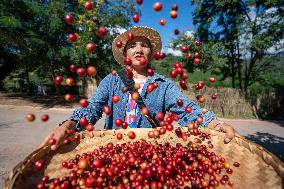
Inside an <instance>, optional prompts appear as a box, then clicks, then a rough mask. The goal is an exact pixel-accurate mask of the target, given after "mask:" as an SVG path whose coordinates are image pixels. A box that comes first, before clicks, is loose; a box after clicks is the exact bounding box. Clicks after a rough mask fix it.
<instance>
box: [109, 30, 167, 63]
mask: <svg viewBox="0 0 284 189" xmlns="http://www.w3.org/2000/svg"><path fill="white" fill-rule="evenodd" d="M128 33H132V34H133V35H134V36H135V37H137V36H140V37H146V38H147V39H149V41H150V43H151V48H152V55H154V54H156V53H157V52H160V51H161V49H162V41H161V36H160V34H159V33H158V32H157V31H156V30H154V29H152V28H149V27H146V26H136V27H132V28H130V29H128V30H127V31H126V32H124V33H122V34H120V35H118V36H117V37H116V38H115V39H114V40H113V43H112V53H113V56H114V58H115V60H116V61H117V62H118V63H119V64H120V65H124V58H125V57H124V55H123V51H124V47H125V45H126V43H127V41H128V40H129V39H128ZM118 41H120V42H122V46H121V47H117V45H116V43H117V42H118Z"/></svg>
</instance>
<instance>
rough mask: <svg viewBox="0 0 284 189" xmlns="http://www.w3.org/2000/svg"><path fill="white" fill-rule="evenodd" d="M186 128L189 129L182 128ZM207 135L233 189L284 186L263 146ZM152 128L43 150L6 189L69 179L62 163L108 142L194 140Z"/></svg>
mask: <svg viewBox="0 0 284 189" xmlns="http://www.w3.org/2000/svg"><path fill="white" fill-rule="evenodd" d="M182 129H186V128H182ZM130 130H133V131H134V132H135V133H136V138H135V139H134V140H130V139H129V138H128V137H127V133H128V132H129V131H130ZM200 130H201V131H202V132H204V133H209V134H211V139H210V141H211V142H212V144H213V145H214V148H213V149H210V150H209V151H214V152H215V153H216V154H218V155H221V156H222V157H224V158H225V159H226V162H228V163H229V164H230V165H231V168H232V169H233V174H232V175H230V180H232V181H233V182H234V186H233V188H241V189H246V188H255V189H256V188H259V189H261V188H263V189H267V188H269V189H272V188H279V189H281V188H283V187H284V184H283V181H284V164H283V163H282V162H281V161H280V160H279V159H278V158H277V157H276V156H274V155H273V154H271V153H270V152H268V151H266V150H265V149H264V148H262V147H261V146H259V145H257V144H255V143H253V142H251V141H249V140H246V139H242V138H237V137H236V138H235V139H233V140H232V141H231V142H230V143H229V144H224V142H223V140H224V133H221V132H218V131H214V130H211V129H208V128H201V129H200ZM148 131H149V129H142V128H141V129H127V130H116V131H115V130H104V131H93V132H92V133H89V132H83V133H82V138H81V140H80V142H77V143H70V144H68V145H63V146H61V147H60V148H59V149H57V150H56V151H51V150H50V148H49V147H47V146H46V147H43V148H41V149H39V150H36V151H34V152H33V153H31V154H30V155H29V156H28V157H27V158H25V160H24V161H22V162H20V163H19V164H18V165H17V166H15V168H14V169H13V170H12V172H11V173H10V175H9V177H8V178H7V179H6V181H5V186H4V188H5V189H12V188H16V189H18V188H19V189H25V188H28V189H31V188H36V185H37V183H39V181H40V179H41V178H42V176H43V175H48V176H49V177H50V178H51V179H52V178H56V177H64V176H68V175H69V172H70V170H69V169H65V168H62V166H61V163H62V162H63V161H64V160H69V159H72V158H74V157H75V155H76V154H82V153H84V152H90V151H93V150H94V149H96V148H98V146H104V145H106V144H107V143H109V142H113V143H118V144H122V143H125V142H129V141H136V140H141V139H146V140H147V141H154V140H156V141H158V142H159V143H164V142H169V143H170V144H171V145H175V144H176V143H181V144H182V145H187V144H188V142H189V141H192V140H193V139H194V136H190V137H189V139H188V141H187V142H184V141H183V140H181V139H180V138H178V137H177V136H176V134H175V133H174V131H173V132H167V133H166V134H164V135H161V136H160V138H158V139H149V138H148ZM115 132H121V133H123V134H124V135H123V139H122V140H117V139H116V136H115ZM38 159H44V160H45V161H46V165H45V168H44V170H43V171H41V172H35V171H34V169H33V165H34V162H35V161H37V160H38ZM236 161H237V162H239V163H240V164H241V165H240V167H234V166H232V165H233V163H234V162H236ZM218 188H232V187H230V186H228V185H227V186H223V185H221V184H220V185H219V186H218Z"/></svg>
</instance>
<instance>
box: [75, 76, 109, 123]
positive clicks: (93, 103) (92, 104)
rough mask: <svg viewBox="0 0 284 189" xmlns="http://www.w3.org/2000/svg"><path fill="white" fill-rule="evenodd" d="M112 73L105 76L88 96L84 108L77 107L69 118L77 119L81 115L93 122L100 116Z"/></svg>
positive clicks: (105, 103) (107, 96)
mask: <svg viewBox="0 0 284 189" xmlns="http://www.w3.org/2000/svg"><path fill="white" fill-rule="evenodd" d="M111 79H112V74H109V75H108V76H106V77H105V78H104V79H103V80H102V81H101V82H100V84H99V86H98V87H97V89H96V90H95V92H94V93H93V95H92V96H91V97H90V98H89V100H88V101H89V105H88V106H87V107H86V108H83V107H79V108H77V109H75V110H74V111H73V113H72V115H71V119H73V120H77V121H79V120H80V119H81V118H82V117H85V118H87V119H88V121H89V122H90V123H92V124H95V123H96V122H97V121H98V120H99V119H100V118H101V117H102V113H103V111H102V109H103V106H104V105H107V103H108V99H109V89H110V85H111Z"/></svg>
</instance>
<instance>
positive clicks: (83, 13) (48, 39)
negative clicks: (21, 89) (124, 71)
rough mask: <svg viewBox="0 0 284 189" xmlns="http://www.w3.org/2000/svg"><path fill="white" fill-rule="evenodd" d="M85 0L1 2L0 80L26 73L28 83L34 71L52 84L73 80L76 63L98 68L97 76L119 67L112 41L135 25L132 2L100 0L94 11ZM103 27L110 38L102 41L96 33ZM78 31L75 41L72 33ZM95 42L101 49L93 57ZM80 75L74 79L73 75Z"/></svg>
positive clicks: (102, 75) (106, 37)
mask: <svg viewBox="0 0 284 189" xmlns="http://www.w3.org/2000/svg"><path fill="white" fill-rule="evenodd" d="M85 2H86V1H82V0H79V1H71V0H69V1H64V0H59V1H32V0H23V1H16V0H12V1H8V0H3V1H1V3H0V50H1V51H0V53H1V58H0V66H1V69H0V70H1V73H0V75H1V76H0V77H1V81H3V79H4V78H5V77H6V76H7V75H9V74H10V73H11V72H12V71H15V70H18V69H21V70H24V72H23V73H24V74H23V75H21V77H24V78H25V79H26V81H27V82H28V83H29V77H28V75H29V74H28V73H29V72H34V71H35V72H37V73H41V75H45V76H46V77H48V78H49V79H50V80H53V79H54V77H55V76H56V75H63V76H71V75H70V72H69V71H68V69H67V68H68V67H69V65H70V64H71V63H73V64H75V65H77V66H80V67H84V68H86V67H87V66H88V65H93V66H95V67H96V68H97V71H98V72H97V73H98V74H97V78H102V77H104V76H105V75H106V74H107V73H109V71H110V69H111V68H115V67H116V66H117V64H116V63H115V61H114V59H113V57H112V52H111V42H112V40H113V38H114V37H115V34H116V33H118V30H117V29H123V28H127V27H128V26H129V25H130V18H131V17H130V15H131V14H133V12H134V11H135V12H136V10H135V9H134V3H133V1H114V0H98V1H96V2H93V9H92V10H90V11H87V10H86V9H85V8H84V3H85ZM67 13H69V14H72V15H73V16H74V19H75V22H74V24H73V25H68V24H66V23H65V21H64V15H65V14H67ZM100 26H104V27H106V28H107V30H108V34H107V35H106V36H105V37H104V38H100V37H98V35H97V34H96V30H97V28H98V27H100ZM70 33H78V35H79V38H78V41H77V42H76V43H73V44H72V43H70V42H68V41H67V35H68V34H70ZM89 42H93V43H95V44H96V45H97V48H96V51H95V52H93V53H88V52H87V51H86V45H87V43H89ZM72 76H74V77H76V76H75V75H72Z"/></svg>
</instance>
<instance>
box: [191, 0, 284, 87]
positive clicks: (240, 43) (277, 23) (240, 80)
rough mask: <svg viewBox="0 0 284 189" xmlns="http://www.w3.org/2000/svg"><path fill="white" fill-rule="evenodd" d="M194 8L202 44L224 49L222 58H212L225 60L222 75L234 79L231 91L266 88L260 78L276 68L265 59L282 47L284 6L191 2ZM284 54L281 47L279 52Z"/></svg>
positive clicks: (262, 2) (194, 20)
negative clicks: (260, 86)
mask: <svg viewBox="0 0 284 189" xmlns="http://www.w3.org/2000/svg"><path fill="white" fill-rule="evenodd" d="M192 4H193V5H195V7H196V9H195V11H194V13H193V23H194V24H195V25H196V26H197V36H198V37H199V38H200V39H201V41H202V42H203V44H204V43H205V44H208V45H209V44H210V43H211V42H213V43H216V42H218V43H221V46H223V50H222V53H221V54H223V55H220V54H219V53H217V54H211V55H213V56H215V55H216V56H218V57H222V58H226V59H224V60H225V64H227V69H223V70H222V71H221V72H219V73H221V74H223V75H224V77H230V78H231V81H232V87H238V88H240V89H242V90H244V91H247V89H248V88H249V86H250V85H253V84H254V82H259V83H260V85H263V84H265V82H266V81H265V80H263V79H259V75H262V74H263V73H264V72H268V71H273V66H271V64H270V62H266V63H263V62H262V59H264V58H265V57H266V56H267V55H269V54H271V51H269V49H270V48H272V47H275V45H276V44H277V43H280V44H281V43H283V42H281V40H282V41H283V37H284V30H283V29H284V19H283V16H284V15H283V14H284V11H283V3H280V1H277V0H275V1H274V0H273V1H267V2H266V1H238V0H234V1H225V0H221V1H202V0H192ZM212 47H213V46H212ZM281 50H282V51H283V46H282V47H281V45H280V47H279V48H278V49H277V51H276V52H281ZM211 55H209V56H211ZM215 60H216V59H215ZM264 68H265V69H264Z"/></svg>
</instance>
